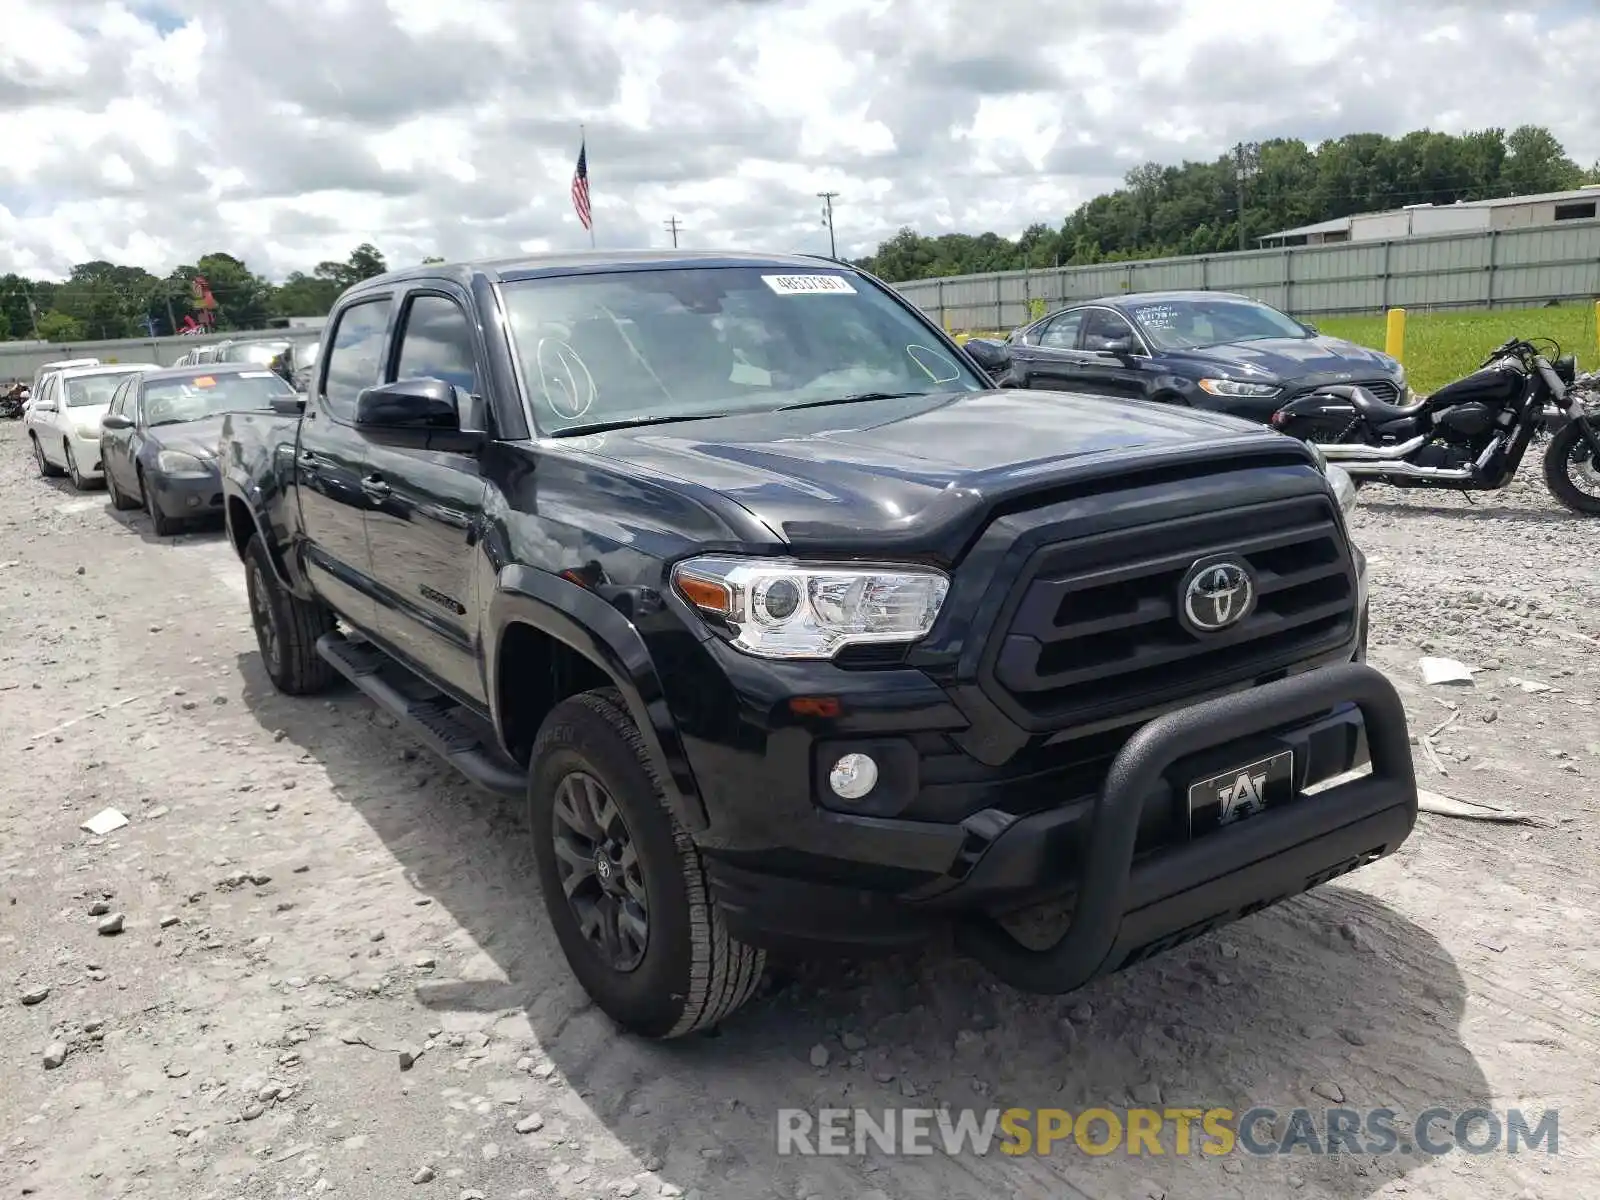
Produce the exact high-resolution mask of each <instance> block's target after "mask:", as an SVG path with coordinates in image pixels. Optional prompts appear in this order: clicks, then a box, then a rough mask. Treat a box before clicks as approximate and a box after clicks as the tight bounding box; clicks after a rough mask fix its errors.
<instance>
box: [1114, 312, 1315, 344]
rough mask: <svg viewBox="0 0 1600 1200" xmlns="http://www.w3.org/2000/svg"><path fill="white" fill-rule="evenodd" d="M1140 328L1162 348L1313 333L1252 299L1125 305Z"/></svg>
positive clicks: (1300, 336) (1302, 337)
mask: <svg viewBox="0 0 1600 1200" xmlns="http://www.w3.org/2000/svg"><path fill="white" fill-rule="evenodd" d="M1127 311H1128V312H1131V313H1132V314H1133V318H1134V320H1135V321H1137V322H1138V323H1139V328H1140V329H1141V330H1143V331H1144V335H1145V337H1147V338H1148V339H1149V340H1150V341H1151V342H1153V343H1155V345H1157V346H1159V347H1160V348H1161V349H1163V350H1197V349H1199V348H1201V347H1203V346H1220V345H1222V344H1223V343H1224V342H1255V341H1260V340H1261V339H1263V338H1299V339H1305V338H1309V337H1311V336H1313V335H1312V334H1311V333H1310V332H1309V331H1308V330H1307V329H1306V327H1305V326H1304V325H1301V324H1300V323H1299V322H1298V321H1296V320H1294V319H1293V318H1292V317H1286V316H1284V315H1283V313H1281V312H1279V311H1278V310H1277V309H1275V308H1268V307H1267V306H1266V305H1265V304H1258V303H1256V302H1255V301H1254V300H1224V299H1216V300H1213V299H1194V300H1152V301H1151V302H1150V303H1148V304H1140V303H1138V302H1137V301H1134V302H1132V303H1130V304H1129V305H1128V306H1127Z"/></svg>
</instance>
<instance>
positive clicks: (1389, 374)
mask: <svg viewBox="0 0 1600 1200" xmlns="http://www.w3.org/2000/svg"><path fill="white" fill-rule="evenodd" d="M1165 357H1168V358H1173V359H1183V360H1186V361H1189V362H1193V363H1195V364H1196V365H1197V366H1220V367H1227V368H1231V370H1230V371H1228V372H1227V374H1228V375H1229V376H1230V377H1232V378H1238V379H1243V380H1250V379H1272V380H1278V381H1282V382H1284V383H1294V382H1297V381H1300V380H1303V379H1307V378H1309V377H1313V376H1315V377H1317V378H1318V380H1319V381H1328V380H1330V379H1336V378H1338V377H1340V376H1343V377H1344V378H1346V379H1375V378H1383V379H1393V378H1395V377H1396V376H1397V375H1398V374H1399V365H1398V364H1397V363H1396V362H1395V361H1394V359H1392V358H1390V357H1389V356H1388V355H1387V354H1384V353H1381V352H1380V351H1377V350H1371V349H1368V348H1367V347H1366V346H1358V345H1357V344H1356V343H1355V342H1347V341H1345V340H1344V339H1343V338H1336V337H1328V336H1326V335H1323V334H1319V335H1317V336H1316V337H1311V338H1262V339H1261V340H1259V341H1250V342H1227V343H1224V344H1223V345H1220V346H1206V347H1204V348H1203V349H1199V350H1182V351H1168V352H1166V354H1165Z"/></svg>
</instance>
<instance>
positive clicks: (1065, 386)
mask: <svg viewBox="0 0 1600 1200" xmlns="http://www.w3.org/2000/svg"><path fill="white" fill-rule="evenodd" d="M1087 311H1088V310H1087V309H1082V308H1069V309H1067V310H1066V311H1065V312H1060V313H1057V314H1056V315H1055V316H1053V317H1051V318H1049V319H1048V320H1046V321H1041V322H1040V323H1039V324H1037V325H1035V326H1034V327H1033V328H1032V329H1030V330H1029V331H1028V333H1027V334H1026V336H1025V337H1024V338H1023V340H1022V341H1020V342H1018V343H1017V344H1016V345H1014V346H1012V348H1011V357H1012V360H1013V361H1014V362H1016V363H1018V364H1019V365H1021V366H1022V367H1023V369H1024V373H1025V374H1026V376H1027V381H1028V386H1029V387H1032V388H1045V389H1048V390H1058V391H1063V392H1072V391H1082V390H1083V387H1082V380H1083V378H1084V375H1085V369H1086V367H1087V365H1088V362H1087V356H1086V355H1085V354H1084V353H1083V352H1082V351H1081V350H1079V349H1078V334H1079V332H1080V331H1081V329H1082V328H1083V321H1084V316H1085V314H1086V313H1087Z"/></svg>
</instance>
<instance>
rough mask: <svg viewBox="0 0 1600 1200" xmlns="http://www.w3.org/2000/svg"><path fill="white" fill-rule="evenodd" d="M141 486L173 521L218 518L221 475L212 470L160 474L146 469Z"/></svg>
mask: <svg viewBox="0 0 1600 1200" xmlns="http://www.w3.org/2000/svg"><path fill="white" fill-rule="evenodd" d="M144 481H145V486H146V487H147V488H149V489H150V496H151V502H152V503H153V504H155V506H156V508H157V509H158V510H159V511H160V512H161V514H162V515H163V516H165V517H170V518H171V519H172V520H174V521H195V520H199V519H201V518H203V517H221V516H222V514H223V507H222V477H221V475H219V474H218V473H217V472H216V471H214V470H213V471H212V472H211V473H209V474H207V475H163V474H161V473H160V472H159V471H146V472H145V476H144Z"/></svg>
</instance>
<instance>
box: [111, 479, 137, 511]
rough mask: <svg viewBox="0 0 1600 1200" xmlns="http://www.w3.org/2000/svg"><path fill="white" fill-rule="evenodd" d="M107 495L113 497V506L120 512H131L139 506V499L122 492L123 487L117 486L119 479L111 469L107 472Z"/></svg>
mask: <svg viewBox="0 0 1600 1200" xmlns="http://www.w3.org/2000/svg"><path fill="white" fill-rule="evenodd" d="M106 495H108V496H109V497H110V498H111V507H112V508H114V509H116V510H117V511H118V512H129V511H131V510H133V509H135V508H138V507H139V502H138V501H137V500H135V499H133V497H131V496H124V495H123V494H122V489H121V488H119V487H118V486H117V481H116V479H114V478H113V477H112V475H111V472H110V471H109V470H108V471H107V472H106Z"/></svg>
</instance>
